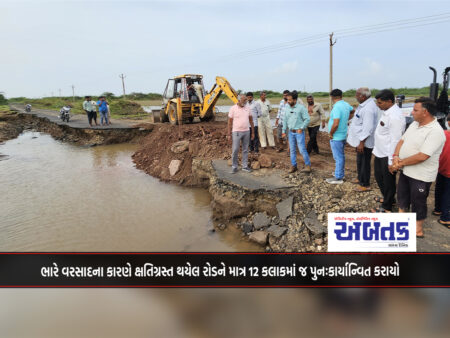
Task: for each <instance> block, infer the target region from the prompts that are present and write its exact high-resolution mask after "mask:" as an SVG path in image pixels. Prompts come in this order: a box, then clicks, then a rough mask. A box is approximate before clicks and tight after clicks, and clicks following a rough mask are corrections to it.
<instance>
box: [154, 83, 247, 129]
mask: <svg viewBox="0 0 450 338" xmlns="http://www.w3.org/2000/svg"><path fill="white" fill-rule="evenodd" d="M222 93H225V94H226V95H227V96H228V97H229V98H230V99H231V101H233V103H237V101H238V100H237V93H236V91H235V90H234V89H233V87H231V85H230V83H229V82H228V81H227V79H225V78H224V77H221V76H217V77H216V83H215V84H214V85H213V87H212V88H211V90H210V91H209V92H205V90H204V86H203V76H202V75H198V74H184V75H180V76H177V77H175V78H173V79H169V80H168V81H167V85H166V90H165V91H164V94H163V103H162V108H161V111H160V112H159V116H158V112H154V113H153V119H154V121H155V122H159V121H160V122H170V123H171V124H173V125H176V124H182V123H186V122H192V121H193V120H194V118H195V117H199V118H200V121H213V120H214V118H215V105H216V103H217V101H218V100H219V98H220V95H221V94H222Z"/></svg>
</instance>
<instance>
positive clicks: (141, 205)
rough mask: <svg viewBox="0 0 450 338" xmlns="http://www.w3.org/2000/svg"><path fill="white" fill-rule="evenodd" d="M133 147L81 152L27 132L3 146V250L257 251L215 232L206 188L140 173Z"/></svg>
mask: <svg viewBox="0 0 450 338" xmlns="http://www.w3.org/2000/svg"><path fill="white" fill-rule="evenodd" d="M135 150H136V146H135V145H129V144H122V145H109V146H99V147H91V148H86V147H85V148H83V147H79V146H74V145H70V144H67V143H62V142H59V141H55V140H54V139H52V138H51V137H50V136H49V135H46V134H41V133H37V132H26V133H24V134H22V135H20V136H19V137H18V138H17V139H14V140H10V141H8V142H6V143H4V144H2V145H0V155H1V156H0V196H2V202H1V204H0V233H1V235H0V251H147V252H148V251H257V250H261V248H260V247H258V246H256V245H253V244H252V243H249V242H246V241H245V240H242V239H241V237H240V233H239V232H238V231H237V230H235V229H227V230H226V231H223V232H212V231H211V229H213V224H212V221H211V209H210V195H209V193H208V192H207V191H206V190H204V189H192V188H182V187H178V186H175V185H170V184H166V183H162V182H160V181H158V180H157V179H155V178H153V177H150V176H148V175H146V174H145V173H143V172H141V171H139V170H137V169H136V168H135V167H134V164H133V162H132V160H131V155H132V154H133V152H134V151H135Z"/></svg>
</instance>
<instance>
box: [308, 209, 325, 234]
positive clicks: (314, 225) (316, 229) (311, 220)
mask: <svg viewBox="0 0 450 338" xmlns="http://www.w3.org/2000/svg"><path fill="white" fill-rule="evenodd" d="M303 222H304V223H305V225H306V227H307V228H308V230H309V231H311V232H312V234H313V235H315V236H319V235H322V234H324V233H326V230H327V229H326V228H325V227H324V226H323V225H322V224H321V223H320V222H319V220H318V219H317V215H316V213H315V212H314V210H311V211H310V212H309V213H308V214H307V215H306V217H305V218H304V219H303Z"/></svg>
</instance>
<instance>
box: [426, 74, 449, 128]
mask: <svg viewBox="0 0 450 338" xmlns="http://www.w3.org/2000/svg"><path fill="white" fill-rule="evenodd" d="M429 68H430V69H431V71H432V72H433V82H432V83H431V84H430V98H431V99H432V100H433V101H434V102H436V106H437V111H438V112H437V114H436V118H437V120H438V122H439V124H440V125H441V126H442V128H443V129H447V128H446V122H447V116H448V113H449V111H450V102H449V100H448V84H449V72H450V67H447V68H445V70H444V73H443V74H442V75H443V79H442V91H441V94H440V95H439V97H438V93H439V83H437V82H436V78H437V72H436V69H434V68H433V67H431V66H430V67H429Z"/></svg>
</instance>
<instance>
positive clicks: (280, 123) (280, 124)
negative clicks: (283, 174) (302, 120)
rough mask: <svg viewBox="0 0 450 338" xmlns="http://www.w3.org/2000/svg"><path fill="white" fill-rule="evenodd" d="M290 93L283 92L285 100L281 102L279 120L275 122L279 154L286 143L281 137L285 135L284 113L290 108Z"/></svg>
mask: <svg viewBox="0 0 450 338" xmlns="http://www.w3.org/2000/svg"><path fill="white" fill-rule="evenodd" d="M289 93H290V92H289V90H287V89H286V90H285V91H284V92H283V99H282V100H281V101H280V104H279V106H278V113H277V118H276V120H275V126H276V127H277V138H278V143H279V148H278V152H281V151H283V144H284V142H285V140H284V139H283V138H282V137H281V135H282V134H283V122H284V111H285V109H286V107H287V106H288V102H287V96H288V94H289ZM287 134H288V135H289V130H288V131H287ZM287 142H288V141H287V140H286V143H287ZM288 153H289V152H288Z"/></svg>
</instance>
